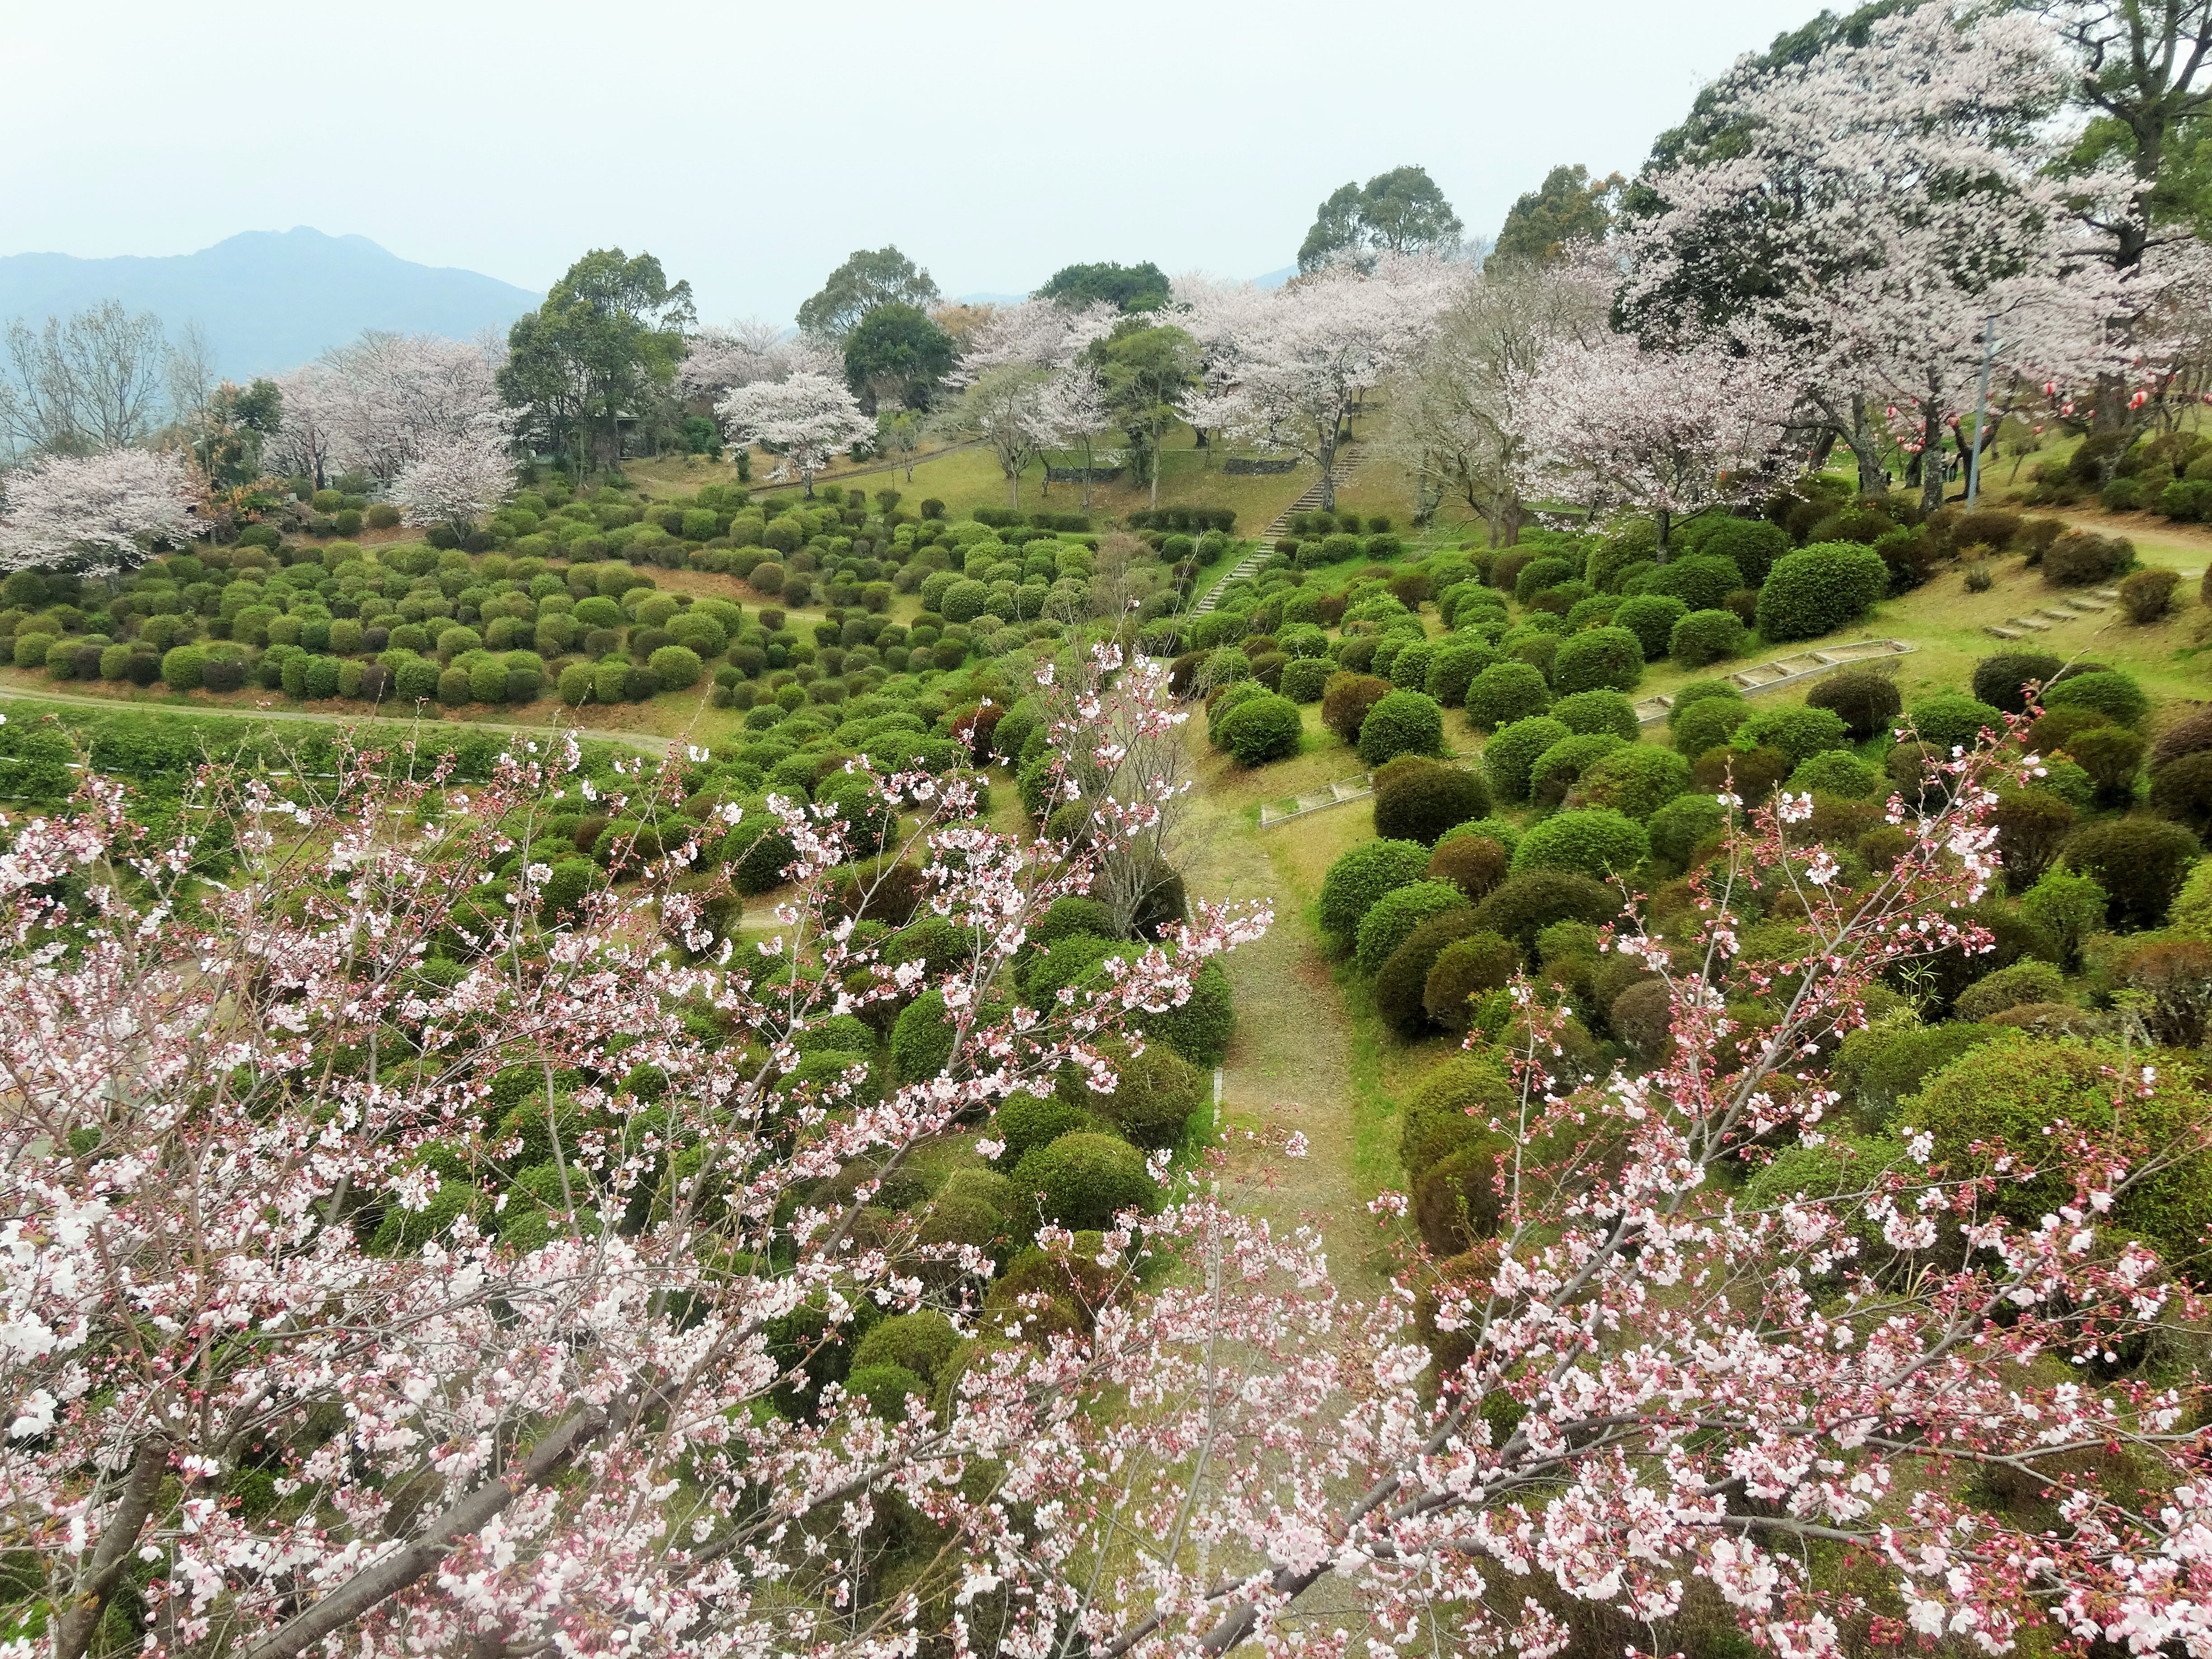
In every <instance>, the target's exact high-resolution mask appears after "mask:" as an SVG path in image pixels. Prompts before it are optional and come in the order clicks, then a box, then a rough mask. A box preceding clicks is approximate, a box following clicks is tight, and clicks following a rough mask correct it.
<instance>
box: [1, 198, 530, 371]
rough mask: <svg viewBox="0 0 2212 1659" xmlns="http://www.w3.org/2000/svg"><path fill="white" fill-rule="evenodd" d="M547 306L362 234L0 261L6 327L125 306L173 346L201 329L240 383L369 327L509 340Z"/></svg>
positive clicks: (277, 234) (265, 237) (243, 237)
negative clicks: (144, 314)
mask: <svg viewBox="0 0 2212 1659" xmlns="http://www.w3.org/2000/svg"><path fill="white" fill-rule="evenodd" d="M543 297H544V296H543V295H537V294H532V293H531V292H530V290H529V289H520V288H517V287H515V286H514V285H513V283H502V282H501V281H499V280H498V279H497V278H496V277H491V276H480V275H479V274H477V272H475V271H473V270H453V269H450V268H446V267H441V266H435V265H418V264H415V263H414V262H413V261H412V260H409V259H403V258H399V256H398V255H397V254H395V253H389V252H386V251H385V250H384V249H383V248H380V247H379V246H377V245H376V244H375V243H374V242H372V241H370V240H368V238H367V237H366V236H325V234H323V233H322V232H321V231H319V230H312V229H309V228H307V227H306V226H304V225H302V226H300V227H298V228H295V229H292V230H284V231H276V230H249V231H246V232H245V233H243V234H240V235H237V236H233V237H230V238H229V239H228V240H224V241H221V242H217V243H216V245H215V246H213V247H209V248H202V249H201V250H200V251H199V252H197V253H180V254H175V255H173V256H170V257H167V258H137V257H132V256H125V257H123V258H113V259H79V258H73V257H72V256H70V255H69V254H66V253H15V254H9V255H7V256H5V257H0V319H8V318H13V317H22V318H26V319H29V320H30V321H31V322H33V324H36V323H38V322H40V321H42V320H43V319H46V318H47V317H49V316H64V317H65V316H67V315H69V314H70V313H71V312H75V311H82V310H83V309H84V308H85V307H87V306H90V305H96V304H98V303H99V302H100V301H102V300H107V299H115V300H120V301H122V302H123V303H124V304H125V306H127V307H130V308H131V310H132V311H134V312H135V311H150V312H152V313H155V315H156V316H158V317H159V318H161V320H162V322H163V323H165V324H166V325H167V326H168V329H169V332H170V336H171V337H172V338H173V337H175V336H176V335H177V334H178V333H179V331H182V329H183V327H184V325H185V324H186V323H188V322H192V321H197V322H198V324H199V325H200V326H201V327H202V328H203V329H204V330H205V331H207V336H208V338H209V340H210V342H211V343H212V344H213V345H214V348H215V359H216V372H217V373H218V374H223V375H225V376H228V378H230V379H232V380H246V379H247V378H248V377H250V376H252V375H255V374H268V373H270V372H271V371H274V370H277V369H284V368H291V367H293V366H294V365H295V364H297V363H303V362H307V360H308V359H309V358H311V357H313V356H316V355H317V354H319V353H320V352H322V351H324V350H325V349H328V348H329V347H331V346H334V345H339V344H342V343H344V342H345V341H347V340H349V339H351V338H352V337H354V336H355V335H356V334H358V333H360V332H361V331H362V330H363V329H364V328H383V329H391V330H393V331H397V332H400V333H406V334H443V335H446V336H448V337H451V338H454V339H465V338H466V337H468V336H470V335H472V334H474V333H476V332H477V331H479V330H482V329H486V328H495V329H500V330H502V331H503V330H505V328H506V327H507V325H508V324H509V323H511V322H513V320H514V319H516V318H517V317H520V315H521V314H522V313H524V312H526V311H528V310H530V309H531V308H532V307H534V306H536V305H537V304H538V301H539V300H540V299H542V298H543Z"/></svg>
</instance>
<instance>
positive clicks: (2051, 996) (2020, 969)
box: [1951, 959, 2066, 1022]
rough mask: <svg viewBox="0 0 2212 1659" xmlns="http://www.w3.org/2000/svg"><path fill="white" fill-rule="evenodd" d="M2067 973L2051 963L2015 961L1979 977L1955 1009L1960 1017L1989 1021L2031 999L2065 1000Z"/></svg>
mask: <svg viewBox="0 0 2212 1659" xmlns="http://www.w3.org/2000/svg"><path fill="white" fill-rule="evenodd" d="M2064 1000H2066V975H2063V974H2062V973H2060V972H2059V971H2058V970H2057V969H2056V968H2054V967H2052V966H2051V964H2050V963H2047V962H2036V961H2033V960H2032V959H2031V960H2029V961H2027V962H2015V963H2013V965H2012V966H2011V967H2009V968H2000V969H1997V970H1996V972H1995V973H1994V974H1991V975H1990V976H1989V977H1988V978H1987V979H1984V980H1978V981H1975V982H1974V983H1973V984H1972V985H1969V986H1968V987H1966V989H1965V990H1964V991H1962V992H1960V994H1959V1000H1958V1001H1957V1002H1956V1003H1954V1004H1953V1005H1952V1008H1951V1012H1952V1014H1953V1015H1954V1017H1955V1018H1959V1019H1967V1020H1974V1021H1977V1022H1978V1021H1982V1020H1986V1019H1988V1018H1990V1015H1992V1014H2001V1013H2002V1012H2004V1011H2005V1010H2006V1009H2008V1008H2017V1007H2019V1006H2021V1004H2023V1003H2028V1002H2063V1001H2064Z"/></svg>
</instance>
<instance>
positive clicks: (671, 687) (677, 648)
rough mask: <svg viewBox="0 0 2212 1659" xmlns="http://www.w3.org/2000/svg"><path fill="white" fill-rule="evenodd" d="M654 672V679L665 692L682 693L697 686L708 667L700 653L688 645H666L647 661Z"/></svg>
mask: <svg viewBox="0 0 2212 1659" xmlns="http://www.w3.org/2000/svg"><path fill="white" fill-rule="evenodd" d="M646 665H647V667H649V668H651V669H652V670H653V678H654V680H655V681H657V682H658V683H659V686H660V689H661V690H664V691H681V690H684V688H685V687H687V686H692V685H696V684H698V683H699V676H700V675H702V674H703V673H704V672H706V665H705V664H704V663H702V662H701V661H700V660H699V653H697V652H696V651H694V650H693V649H691V647H690V646H688V645H664V646H662V647H660V648H659V650H658V651H656V652H654V653H653V655H652V656H650V657H648V658H647V659H646Z"/></svg>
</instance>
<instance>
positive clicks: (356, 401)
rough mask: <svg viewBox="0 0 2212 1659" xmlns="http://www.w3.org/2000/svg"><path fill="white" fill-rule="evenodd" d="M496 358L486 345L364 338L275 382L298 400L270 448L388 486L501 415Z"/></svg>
mask: <svg viewBox="0 0 2212 1659" xmlns="http://www.w3.org/2000/svg"><path fill="white" fill-rule="evenodd" d="M500 361H501V347H500V346H499V344H498V343H497V342H496V341H495V340H490V339H484V340H475V341H463V340H447V339H441V338H440V337H437V336H435V335H429V334H411V335H409V334H392V333H387V332H384V331H380V330H376V329H370V330H368V331H364V332H363V333H362V336H361V337H360V338H359V339H357V340H356V341H354V342H353V343H351V344H349V345H343V346H338V347H335V348H333V349H331V350H330V351H327V352H325V353H324V354H323V356H321V357H320V358H319V359H318V360H317V362H315V363H314V364H313V365H311V366H310V367H309V368H307V369H301V370H295V371H294V372H293V374H291V375H288V376H286V377H284V379H283V380H280V382H279V385H280V386H285V385H287V384H288V383H293V382H296V383H297V384H298V385H299V386H300V387H301V391H302V392H304V393H305V394H306V395H305V396H304V398H303V399H302V403H301V410H300V415H299V421H300V422H301V424H300V425H299V426H298V427H295V426H293V425H292V424H291V422H292V409H293V399H292V396H291V394H290V392H289V391H288V392H287V393H286V397H285V399H284V410H285V418H284V420H283V422H280V423H279V426H278V428H277V434H276V442H277V447H278V449H279V451H280V452H283V453H289V454H292V455H295V456H299V455H307V456H309V457H313V455H316V454H318V453H320V454H323V455H324V456H325V465H337V466H338V467H340V468H351V467H358V468H360V469H361V470H362V471H364V472H366V473H368V475H369V477H372V478H373V479H374V480H376V481H377V482H378V483H391V482H392V480H393V479H395V478H397V477H398V476H399V474H400V472H401V471H403V470H404V469H405V468H406V466H407V465H409V463H410V462H412V461H414V460H416V459H418V458H419V457H421V456H422V454H424V453H426V452H427V450H428V447H429V446H431V445H432V444H433V443H435V442H437V441H441V440H453V439H458V438H459V437H461V436H462V435H465V433H467V432H468V431H469V430H470V429H471V427H472V426H474V425H475V424H476V423H477V422H481V421H483V420H484V419H485V418H487V417H490V416H498V415H500V414H501V410H503V408H504V405H503V404H502V402H501V398H500V395H499V388H498V386H497V384H496V376H497V374H498V370H499V364H500Z"/></svg>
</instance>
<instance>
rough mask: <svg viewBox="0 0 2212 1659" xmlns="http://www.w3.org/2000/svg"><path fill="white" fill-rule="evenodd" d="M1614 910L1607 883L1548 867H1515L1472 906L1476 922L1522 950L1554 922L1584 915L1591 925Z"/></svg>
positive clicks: (1611, 915) (1610, 917) (1617, 908)
mask: <svg viewBox="0 0 2212 1659" xmlns="http://www.w3.org/2000/svg"><path fill="white" fill-rule="evenodd" d="M1549 821H1550V820H1547V822H1549ZM1524 840H1525V837H1524ZM1517 856H1518V852H1517V849H1516V857H1517ZM1474 915H1475V921H1476V922H1477V923H1478V924H1479V925H1480V926H1481V927H1485V928H1486V929H1488V930H1489V931H1490V932H1492V933H1498V934H1502V935H1503V936H1504V937H1505V938H1507V939H1511V940H1513V941H1514V942H1515V943H1516V944H1517V945H1520V946H1521V948H1522V949H1523V950H1524V951H1527V950H1533V949H1534V948H1535V940H1536V935H1537V934H1538V933H1541V931H1542V930H1543V929H1545V928H1547V927H1551V926H1552V925H1553V923H1554V922H1560V921H1586V922H1589V923H1591V924H1592V925H1594V926H1595V924H1597V923H1600V922H1605V921H1612V920H1613V918H1614V917H1616V916H1618V915H1620V896H1618V895H1617V894H1615V893H1614V892H1613V890H1612V889H1611V888H1609V887H1607V886H1605V885H1604V884H1602V883H1600V882H1595V881H1593V880H1591V879H1590V878H1589V877H1588V876H1581V875H1576V874H1574V873H1572V872H1569V871H1565V870H1548V869H1547V870H1528V871H1522V870H1520V869H1516V870H1515V871H1514V872H1513V874H1512V875H1511V876H1510V877H1509V878H1506V879H1505V880H1504V882H1502V883H1500V884H1498V889H1497V890H1496V891H1494V892H1492V894H1491V896H1489V897H1488V898H1486V899H1485V900H1483V902H1481V903H1480V904H1478V905H1476V906H1475V907H1474Z"/></svg>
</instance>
